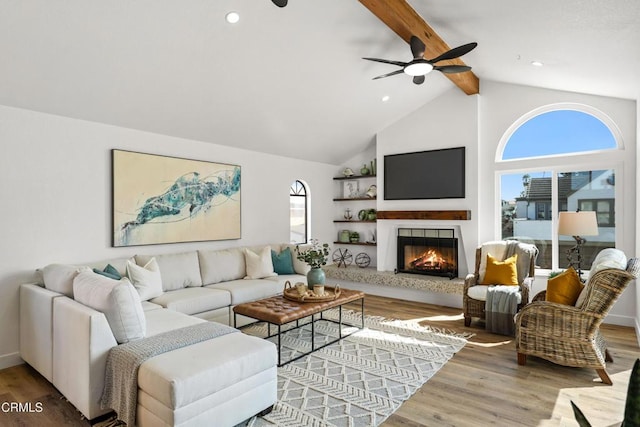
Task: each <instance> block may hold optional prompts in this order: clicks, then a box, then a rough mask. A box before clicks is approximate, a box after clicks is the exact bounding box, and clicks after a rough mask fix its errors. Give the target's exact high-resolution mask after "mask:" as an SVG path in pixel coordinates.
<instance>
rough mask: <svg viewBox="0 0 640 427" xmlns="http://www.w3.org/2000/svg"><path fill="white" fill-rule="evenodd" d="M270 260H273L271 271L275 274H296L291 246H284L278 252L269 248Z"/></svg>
mask: <svg viewBox="0 0 640 427" xmlns="http://www.w3.org/2000/svg"><path fill="white" fill-rule="evenodd" d="M271 261H273V271H275V272H276V273H277V274H296V271H295V270H294V269H293V258H291V248H286V249H285V250H283V251H282V252H280V253H279V254H277V253H276V251H274V250H271Z"/></svg>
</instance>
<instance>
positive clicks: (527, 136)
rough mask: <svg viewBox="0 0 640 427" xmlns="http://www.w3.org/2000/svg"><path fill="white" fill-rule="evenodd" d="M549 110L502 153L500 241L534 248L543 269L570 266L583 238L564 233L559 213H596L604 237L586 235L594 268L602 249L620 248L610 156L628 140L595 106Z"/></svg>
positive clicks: (518, 130)
mask: <svg viewBox="0 0 640 427" xmlns="http://www.w3.org/2000/svg"><path fill="white" fill-rule="evenodd" d="M543 110H544V111H542V112H540V111H534V112H532V113H530V114H529V115H526V116H524V117H523V118H522V119H521V120H520V121H519V122H516V123H514V125H513V126H512V127H511V128H510V130H509V131H507V133H506V134H505V136H504V137H503V141H502V143H501V146H500V147H499V148H498V153H496V171H497V174H498V181H497V182H498V185H499V191H498V192H497V194H498V195H499V197H500V200H499V203H500V209H499V212H500V213H501V218H500V223H501V232H500V233H501V234H500V237H501V238H502V239H516V240H521V241H525V242H530V243H534V244H536V246H538V249H539V250H540V255H539V257H538V261H537V265H538V266H539V267H541V268H544V269H552V270H555V269H564V268H566V267H567V264H568V261H567V258H566V251H567V250H568V249H570V248H571V247H573V246H574V245H575V240H574V239H573V238H572V236H559V235H558V233H557V219H558V212H561V211H576V210H582V211H595V212H596V216H597V219H598V235H597V236H581V237H584V238H585V239H586V240H587V242H586V244H585V245H584V247H583V261H582V266H581V267H582V269H585V270H588V269H589V268H590V267H591V263H592V261H593V259H594V257H595V255H596V254H597V253H598V252H599V251H600V250H601V249H602V248H605V247H615V243H616V242H615V212H616V196H615V194H616V188H615V182H616V181H615V175H616V167H617V163H616V162H615V161H612V160H611V156H607V155H606V153H607V152H611V151H612V150H617V149H619V147H620V143H619V141H618V138H617V137H616V134H615V133H614V132H613V131H612V128H614V129H615V126H612V125H611V124H610V123H605V121H606V116H605V115H604V114H602V115H601V116H600V115H598V112H596V111H595V110H593V109H590V108H588V107H586V106H585V108H584V109H581V108H579V107H578V108H576V107H575V106H572V107H571V108H569V109H567V108H562V106H557V107H556V108H553V106H551V107H549V108H545V109H543ZM596 116H598V117H596ZM582 165H589V166H588V167H586V168H585V167H582Z"/></svg>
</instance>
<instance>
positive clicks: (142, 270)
mask: <svg viewBox="0 0 640 427" xmlns="http://www.w3.org/2000/svg"><path fill="white" fill-rule="evenodd" d="M127 276H128V277H129V279H130V280H131V283H133V286H134V287H135V288H136V290H137V291H138V294H140V300H142V301H148V300H150V299H152V298H155V297H159V296H160V295H162V294H163V293H164V291H163V290H162V276H161V275H160V267H158V263H157V262H156V259H155V258H151V259H150V260H149V262H147V263H146V264H145V265H144V267H141V266H139V265H137V264H136V263H134V262H132V261H127Z"/></svg>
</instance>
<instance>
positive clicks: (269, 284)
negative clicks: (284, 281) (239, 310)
mask: <svg viewBox="0 0 640 427" xmlns="http://www.w3.org/2000/svg"><path fill="white" fill-rule="evenodd" d="M205 288H208V289H224V290H226V291H228V292H229V293H230V294H231V305H236V304H242V303H243V302H249V301H255V300H257V299H262V298H268V297H272V296H274V295H277V294H279V293H282V286H281V285H280V283H279V282H278V281H277V280H268V279H244V280H231V281H229V282H221V283H216V284H215V285H208V286H205Z"/></svg>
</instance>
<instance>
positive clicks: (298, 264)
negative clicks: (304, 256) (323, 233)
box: [283, 243, 312, 276]
mask: <svg viewBox="0 0 640 427" xmlns="http://www.w3.org/2000/svg"><path fill="white" fill-rule="evenodd" d="M311 246H312V245H310V244H308V243H305V244H299V245H294V244H289V245H284V246H283V248H284V247H288V248H290V249H291V258H293V270H294V271H295V272H296V273H298V274H302V275H303V276H306V275H307V273H308V272H309V270H311V266H309V264H307V263H306V262H304V261H300V260H299V259H298V252H297V251H296V247H298V248H299V249H300V250H301V251H306V250H307V249H310V248H311Z"/></svg>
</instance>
